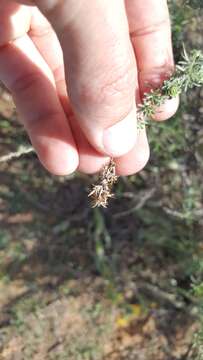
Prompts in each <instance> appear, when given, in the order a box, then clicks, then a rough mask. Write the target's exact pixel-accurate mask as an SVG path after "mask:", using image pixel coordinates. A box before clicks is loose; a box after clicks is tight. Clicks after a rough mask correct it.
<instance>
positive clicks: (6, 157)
mask: <svg viewBox="0 0 203 360" xmlns="http://www.w3.org/2000/svg"><path fill="white" fill-rule="evenodd" d="M32 152H35V150H34V148H33V147H32V146H29V147H25V146H20V147H19V149H18V150H17V151H14V152H10V153H9V154H7V155H3V156H1V157H0V163H4V162H8V161H10V160H13V159H17V158H19V157H21V156H23V155H27V154H29V153H32Z"/></svg>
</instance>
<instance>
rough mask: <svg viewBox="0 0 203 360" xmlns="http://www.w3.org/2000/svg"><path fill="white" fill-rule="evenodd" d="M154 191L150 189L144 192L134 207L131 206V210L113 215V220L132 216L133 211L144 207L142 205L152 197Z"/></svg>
mask: <svg viewBox="0 0 203 360" xmlns="http://www.w3.org/2000/svg"><path fill="white" fill-rule="evenodd" d="M155 191H156V189H155V188H153V189H150V190H148V191H146V192H145V193H144V194H141V195H142V198H141V199H140V201H139V202H138V203H137V204H136V205H135V206H133V207H132V208H130V209H128V210H126V211H122V212H119V213H117V214H115V215H114V218H115V219H119V218H121V217H124V216H128V215H131V214H133V213H134V212H135V211H137V210H140V209H141V208H143V207H144V205H145V204H146V202H147V201H148V200H149V199H151V198H152V196H153V195H154V193H155Z"/></svg>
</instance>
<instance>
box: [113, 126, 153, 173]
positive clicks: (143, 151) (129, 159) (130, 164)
mask: <svg viewBox="0 0 203 360" xmlns="http://www.w3.org/2000/svg"><path fill="white" fill-rule="evenodd" d="M149 156H150V149H149V144H148V140H147V134H146V129H142V130H139V131H138V134H137V142H136V145H135V146H134V148H133V149H132V150H131V151H130V152H129V153H128V154H126V155H123V156H122V157H120V158H117V159H115V163H116V173H117V174H118V175H122V176H127V175H133V174H136V173H138V172H139V171H141V170H142V169H143V168H144V167H145V165H146V164H147V162H148V160H149Z"/></svg>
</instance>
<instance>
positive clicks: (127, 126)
mask: <svg viewBox="0 0 203 360" xmlns="http://www.w3.org/2000/svg"><path fill="white" fill-rule="evenodd" d="M136 137H137V121H136V108H135V107H134V108H133V110H132V111H131V112H130V113H129V114H128V115H127V116H126V117H125V118H124V119H123V120H121V121H119V122H118V123H116V124H115V125H113V126H111V127H110V128H108V129H106V130H105V131H104V134H103V145H104V149H105V152H106V153H107V154H108V155H109V156H114V157H118V156H121V155H124V154H126V153H128V152H129V151H130V150H131V149H132V148H133V146H134V145H135V143H136Z"/></svg>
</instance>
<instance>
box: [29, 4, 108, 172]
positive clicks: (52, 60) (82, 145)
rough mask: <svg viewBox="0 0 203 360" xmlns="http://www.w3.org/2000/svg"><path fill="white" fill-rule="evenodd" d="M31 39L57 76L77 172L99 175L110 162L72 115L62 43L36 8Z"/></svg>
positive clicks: (56, 81) (58, 90)
mask: <svg viewBox="0 0 203 360" xmlns="http://www.w3.org/2000/svg"><path fill="white" fill-rule="evenodd" d="M29 36H30V38H31V39H32V41H33V42H34V44H35V46H36V48H37V49H38V51H39V52H40V54H41V55H42V57H43V58H44V60H45V61H46V63H47V64H48V66H49V68H50V69H51V71H52V73H53V76H54V79H55V84H56V89H57V93H58V96H59V98H60V101H61V104H62V106H63V109H64V111H65V113H66V116H67V119H68V121H69V123H70V125H71V129H72V132H73V136H74V139H75V142H76V145H77V149H78V155H79V165H78V169H77V170H78V171H81V172H83V173H86V174H93V173H96V172H99V171H100V170H101V168H102V167H103V166H104V165H105V164H106V163H107V162H108V159H109V158H108V157H106V156H104V155H102V154H101V153H99V152H98V151H96V150H95V149H94V147H93V146H92V145H91V144H90V143H89V142H88V141H87V138H86V137H85V135H84V134H83V132H82V130H81V129H80V127H79V124H78V122H77V120H76V118H75V116H74V114H73V112H72V111H71V108H70V101H69V98H68V94H67V89H66V83H65V73H64V64H63V54H62V51H61V47H60V44H59V41H58V39H57V37H56V35H55V33H54V31H53V29H52V28H51V26H50V24H49V23H48V21H47V20H46V19H45V17H44V16H43V15H42V14H40V12H39V11H38V10H37V9H36V8H35V9H34V10H33V16H32V21H31V27H30V31H29ZM50 44H51V46H50Z"/></svg>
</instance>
